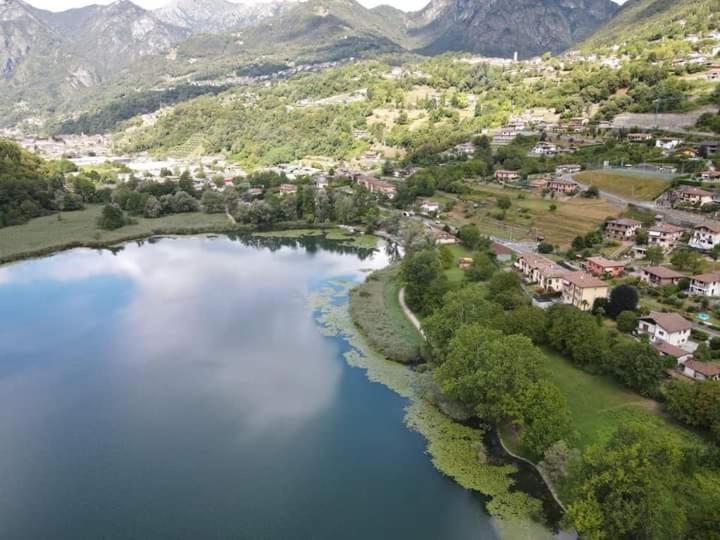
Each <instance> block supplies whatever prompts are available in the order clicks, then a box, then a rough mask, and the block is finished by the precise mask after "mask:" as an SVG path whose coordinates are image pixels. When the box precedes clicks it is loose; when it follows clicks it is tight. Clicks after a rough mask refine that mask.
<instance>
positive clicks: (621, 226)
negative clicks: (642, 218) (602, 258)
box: [605, 219, 642, 241]
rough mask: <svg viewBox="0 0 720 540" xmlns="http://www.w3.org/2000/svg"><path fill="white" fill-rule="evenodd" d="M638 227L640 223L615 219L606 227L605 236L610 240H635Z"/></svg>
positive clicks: (632, 220)
mask: <svg viewBox="0 0 720 540" xmlns="http://www.w3.org/2000/svg"><path fill="white" fill-rule="evenodd" d="M640 225H642V223H640V222H639V221H635V220H634V219H616V220H614V221H610V222H608V224H607V225H606V227H605V236H606V237H607V238H610V239H612V240H621V241H630V240H633V239H634V238H635V233H637V230H638V229H639V228H640Z"/></svg>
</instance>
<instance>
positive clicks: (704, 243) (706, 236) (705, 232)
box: [688, 222, 720, 250]
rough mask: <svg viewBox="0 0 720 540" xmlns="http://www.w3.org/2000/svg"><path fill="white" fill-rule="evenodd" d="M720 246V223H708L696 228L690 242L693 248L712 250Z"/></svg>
mask: <svg viewBox="0 0 720 540" xmlns="http://www.w3.org/2000/svg"><path fill="white" fill-rule="evenodd" d="M718 244H720V223H716V222H708V223H703V224H702V225H698V226H696V227H695V230H694V231H693V235H692V237H691V238H690V241H689V242H688V245H689V246H690V247H691V248H695V249H703V250H711V249H712V248H713V247H715V246H717V245H718Z"/></svg>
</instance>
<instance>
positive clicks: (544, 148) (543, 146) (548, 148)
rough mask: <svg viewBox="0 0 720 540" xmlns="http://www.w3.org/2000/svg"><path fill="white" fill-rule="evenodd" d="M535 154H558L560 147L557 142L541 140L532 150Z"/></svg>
mask: <svg viewBox="0 0 720 540" xmlns="http://www.w3.org/2000/svg"><path fill="white" fill-rule="evenodd" d="M530 153H531V154H532V155H534V156H556V155H557V153H558V147H557V145H556V144H552V143H547V142H542V141H541V142H539V143H537V144H536V145H535V147H534V148H533V149H532V150H531V151H530Z"/></svg>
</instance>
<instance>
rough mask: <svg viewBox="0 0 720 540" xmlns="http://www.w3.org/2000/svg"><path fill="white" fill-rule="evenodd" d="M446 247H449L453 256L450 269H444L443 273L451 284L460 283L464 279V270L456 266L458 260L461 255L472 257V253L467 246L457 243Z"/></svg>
mask: <svg viewBox="0 0 720 540" xmlns="http://www.w3.org/2000/svg"><path fill="white" fill-rule="evenodd" d="M447 247H448V248H450V251H452V253H453V256H454V258H453V264H452V266H451V267H450V269H448V270H445V275H446V276H447V278H448V281H449V282H450V283H452V284H455V283H462V282H463V280H464V279H465V271H463V270H460V268H458V261H459V260H460V259H462V258H463V257H472V256H473V253H472V251H470V250H469V249H468V248H466V247H464V246H461V245H459V244H456V245H452V246H447Z"/></svg>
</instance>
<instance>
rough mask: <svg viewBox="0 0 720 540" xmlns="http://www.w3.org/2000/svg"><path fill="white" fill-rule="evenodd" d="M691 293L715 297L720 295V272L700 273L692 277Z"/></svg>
mask: <svg viewBox="0 0 720 540" xmlns="http://www.w3.org/2000/svg"><path fill="white" fill-rule="evenodd" d="M690 294H693V295H697V296H707V297H709V298H714V297H716V296H720V274H715V273H710V274H700V275H699V276H693V277H692V278H690Z"/></svg>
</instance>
